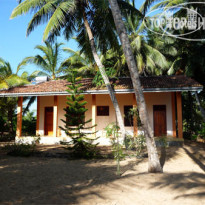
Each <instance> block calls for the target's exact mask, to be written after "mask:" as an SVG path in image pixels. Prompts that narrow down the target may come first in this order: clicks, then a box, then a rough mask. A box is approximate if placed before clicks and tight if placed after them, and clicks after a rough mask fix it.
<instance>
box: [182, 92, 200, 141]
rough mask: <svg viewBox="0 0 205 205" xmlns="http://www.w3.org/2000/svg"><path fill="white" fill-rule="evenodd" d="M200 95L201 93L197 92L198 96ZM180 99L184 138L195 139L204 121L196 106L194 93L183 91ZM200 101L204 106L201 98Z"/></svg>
mask: <svg viewBox="0 0 205 205" xmlns="http://www.w3.org/2000/svg"><path fill="white" fill-rule="evenodd" d="M201 96H203V93H200V94H199V97H201ZM182 101H183V103H182V105H183V109H182V110H183V131H184V138H185V139H188V140H196V139H197V136H200V132H201V131H202V130H203V124H204V122H203V118H202V116H201V113H200V111H199V108H198V106H197V102H196V98H195V95H193V94H192V93H190V92H188V93H187V92H184V93H183V94H182ZM201 102H202V106H204V101H203V100H202V101H201ZM202 132H203V131H202Z"/></svg>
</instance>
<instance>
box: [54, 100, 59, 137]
mask: <svg viewBox="0 0 205 205" xmlns="http://www.w3.org/2000/svg"><path fill="white" fill-rule="evenodd" d="M53 137H58V96H54V106H53Z"/></svg>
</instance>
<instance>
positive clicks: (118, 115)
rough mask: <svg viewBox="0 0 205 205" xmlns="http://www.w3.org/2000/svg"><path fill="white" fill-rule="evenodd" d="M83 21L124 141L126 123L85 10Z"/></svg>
mask: <svg viewBox="0 0 205 205" xmlns="http://www.w3.org/2000/svg"><path fill="white" fill-rule="evenodd" d="M83 20H84V26H85V28H86V31H87V34H88V37H89V41H90V46H91V50H92V54H93V57H94V60H95V62H96V64H97V66H98V68H99V70H100V73H101V75H102V78H103V80H104V83H105V85H106V87H107V89H108V92H109V95H110V98H111V101H112V103H113V106H114V109H115V114H116V118H117V121H118V124H119V127H120V130H121V133H122V137H123V139H125V136H126V133H125V127H124V122H123V118H122V114H121V111H120V107H119V104H118V101H117V98H116V96H115V93H114V90H113V88H112V86H111V84H110V81H109V79H108V77H107V74H106V72H105V67H104V65H103V64H102V63H101V60H100V58H99V56H98V54H97V51H96V46H95V42H94V37H93V33H92V31H91V28H90V25H89V22H88V20H87V17H86V14H85V11H84V10H83Z"/></svg>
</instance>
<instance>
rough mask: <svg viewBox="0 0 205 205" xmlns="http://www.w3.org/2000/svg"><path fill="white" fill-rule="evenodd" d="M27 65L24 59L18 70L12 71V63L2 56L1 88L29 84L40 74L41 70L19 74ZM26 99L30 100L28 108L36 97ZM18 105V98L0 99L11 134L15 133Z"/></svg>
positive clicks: (0, 67) (0, 60)
mask: <svg viewBox="0 0 205 205" xmlns="http://www.w3.org/2000/svg"><path fill="white" fill-rule="evenodd" d="M25 65H26V62H25V61H24V60H23V61H22V62H21V63H19V65H18V66H17V70H16V72H15V73H14V72H13V71H12V68H11V65H10V63H9V62H7V61H5V60H4V59H2V58H0V89H9V88H12V87H16V86H21V85H25V84H28V83H29V81H30V80H32V79H34V78H35V77H36V76H37V75H38V74H39V71H34V72H33V73H32V74H31V75H29V74H28V72H26V71H24V72H23V73H22V74H21V75H20V76H19V75H18V72H19V71H20V70H21V69H23V67H24V66H25ZM25 100H28V105H27V109H28V108H29V106H30V105H31V104H32V103H33V102H34V101H35V98H34V97H28V98H24V101H25ZM16 105H17V98H1V99H0V109H1V113H4V115H7V116H6V117H7V119H8V122H9V132H10V134H13V133H14V127H13V117H14V113H15V109H16Z"/></svg>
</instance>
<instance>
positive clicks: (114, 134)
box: [105, 123, 125, 175]
mask: <svg viewBox="0 0 205 205" xmlns="http://www.w3.org/2000/svg"><path fill="white" fill-rule="evenodd" d="M119 129H120V128H119V126H118V125H116V123H111V124H109V125H108V126H107V127H106V128H105V131H106V136H107V137H108V138H110V141H111V144H112V152H113V156H114V159H115V160H116V162H117V175H120V160H122V159H124V158H125V154H124V152H123V145H122V144H120V142H119V138H120V134H119Z"/></svg>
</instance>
